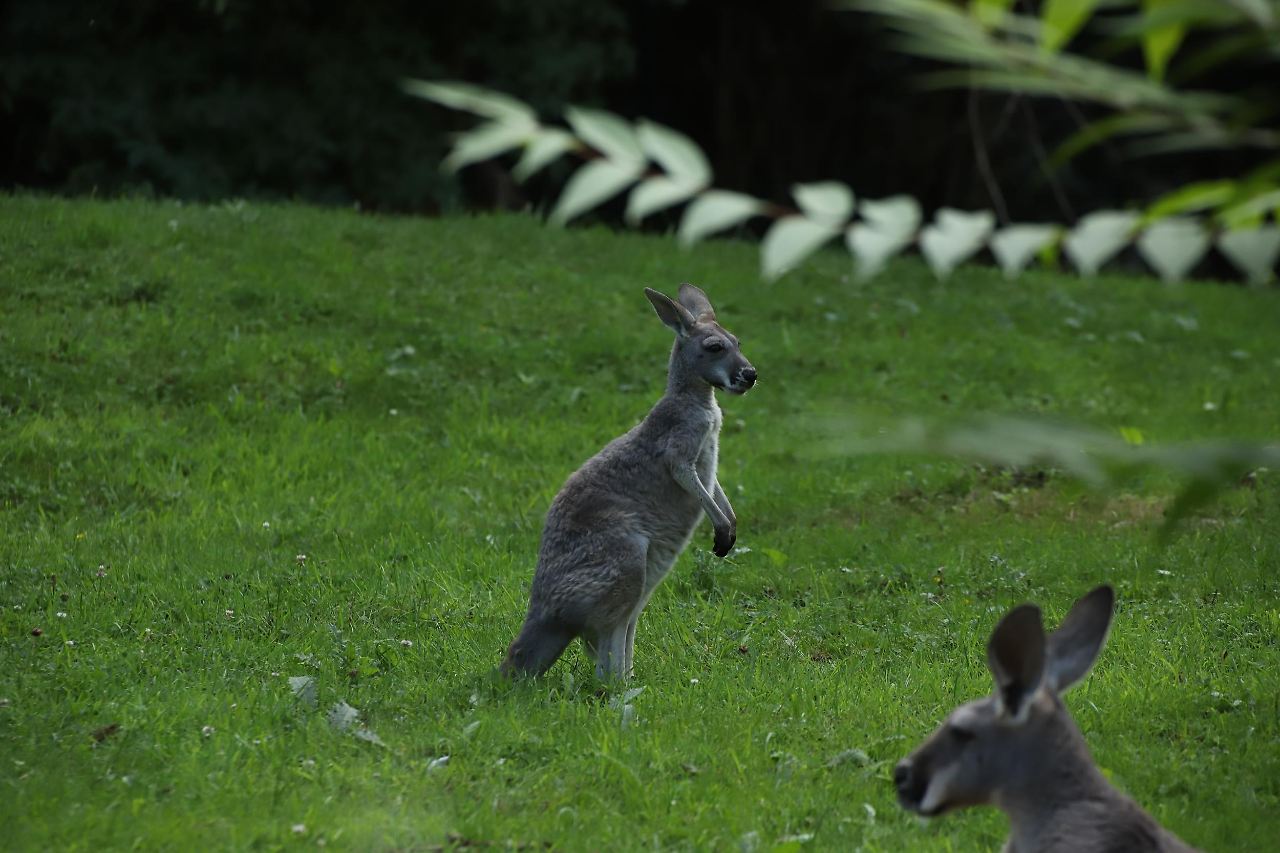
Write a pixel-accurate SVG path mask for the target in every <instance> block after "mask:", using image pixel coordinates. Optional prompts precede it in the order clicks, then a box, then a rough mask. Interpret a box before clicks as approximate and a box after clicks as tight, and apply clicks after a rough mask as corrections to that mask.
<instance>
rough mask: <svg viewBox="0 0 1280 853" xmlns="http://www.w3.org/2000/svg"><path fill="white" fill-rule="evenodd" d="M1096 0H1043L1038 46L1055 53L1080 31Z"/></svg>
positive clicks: (1091, 12)
mask: <svg viewBox="0 0 1280 853" xmlns="http://www.w3.org/2000/svg"><path fill="white" fill-rule="evenodd" d="M1097 5H1098V0H1045V4H1044V12H1043V13H1041V19H1040V20H1041V24H1042V26H1043V29H1042V31H1041V37H1040V46H1041V48H1043V49H1044V50H1045V51H1047V52H1049V53H1057V52H1058V51H1060V50H1062V48H1064V47H1065V46H1066V44H1067V42H1069V41H1071V39H1072V37H1073V36H1074V35H1075V34H1076V33H1078V32H1079V31H1080V28H1081V27H1083V26H1084V25H1085V24H1086V23H1088V22H1089V18H1090V16H1092V15H1093V10H1094V7H1096V6H1097Z"/></svg>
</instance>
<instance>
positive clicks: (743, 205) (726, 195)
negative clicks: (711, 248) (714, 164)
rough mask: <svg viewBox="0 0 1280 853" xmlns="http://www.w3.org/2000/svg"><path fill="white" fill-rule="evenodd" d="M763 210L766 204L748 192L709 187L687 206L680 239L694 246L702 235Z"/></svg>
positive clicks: (730, 225) (737, 223)
mask: <svg viewBox="0 0 1280 853" xmlns="http://www.w3.org/2000/svg"><path fill="white" fill-rule="evenodd" d="M764 210H765V207H764V204H763V203H762V202H760V201H759V200H758V199H755V198H752V197H751V196H749V195H743V194H742V193H735V192H729V191H728V190H709V191H708V192H705V193H703V194H702V195H700V196H698V197H697V198H696V199H694V200H693V203H692V204H690V205H689V206H688V207H687V208H685V211H684V218H683V219H681V220H680V234H679V239H680V243H681V245H684V246H692V245H693V244H694V243H696V242H698V241H699V240H701V239H702V238H703V237H706V236H709V235H711V234H714V233H716V232H717V231H723V230H724V229H726V228H731V227H733V226H734V225H739V224H741V223H743V222H746V221H747V220H748V219H750V218H751V217H753V216H756V215H757V214H760V213H763V212H764Z"/></svg>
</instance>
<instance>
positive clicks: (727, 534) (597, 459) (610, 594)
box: [501, 284, 756, 678]
mask: <svg viewBox="0 0 1280 853" xmlns="http://www.w3.org/2000/svg"><path fill="white" fill-rule="evenodd" d="M645 295H646V296H647V297H648V298H649V301H650V303H651V304H652V305H653V307H654V310H655V311H656V312H657V314H658V317H659V319H661V320H662V321H663V322H664V323H665V324H666V325H667V326H668V327H670V328H671V329H672V331H674V332H675V333H676V341H675V345H674V346H673V347H672V350H671V360H670V364H669V369H668V376H667V390H666V393H665V394H664V395H663V396H662V399H660V400H658V402H657V404H655V405H654V407H653V409H652V410H651V411H650V412H649V414H648V416H647V417H645V419H644V420H643V421H641V422H640V423H639V424H637V425H636V426H635V428H633V429H632V430H630V431H629V432H627V433H626V434H625V435H622V436H619V437H618V438H616V439H614V440H613V441H611V442H609V444H607V445H606V446H605V447H604V449H603V450H601V451H600V452H599V453H597V454H596V455H595V456H593V457H592V458H591V459H588V460H587V462H586V463H585V464H584V465H583V466H582V467H581V468H579V469H578V470H577V471H576V472H574V474H573V475H572V476H570V477H569V479H568V481H567V482H566V483H565V484H564V486H563V488H561V489H560V493H559V494H558V495H556V498H555V500H554V501H553V502H552V504H551V509H550V510H549V511H548V512H547V521H546V526H545V527H544V528H543V532H542V545H541V547H540V548H539V550H538V566H537V569H536V571H535V572H534V576H533V589H532V591H531V593H530V596H529V611H528V614H527V615H526V617H525V621H524V626H523V628H522V629H521V631H520V634H519V636H517V637H516V639H515V640H514V641H513V642H512V644H511V647H510V649H508V651H507V656H506V659H505V660H504V661H503V663H502V667H501V669H502V671H503V672H504V673H505V674H508V675H541V674H542V673H544V672H546V671H547V669H548V668H549V667H550V666H551V665H552V664H553V663H555V661H556V659H557V658H559V657H560V655H561V654H562V653H563V652H564V649H565V647H566V646H568V645H569V643H570V642H572V641H573V639H574V637H581V638H582V643H583V646H584V648H585V649H586V651H587V654H588V655H590V656H591V657H592V658H593V659H594V660H595V662H596V674H597V675H599V676H600V677H601V678H605V677H609V676H621V677H623V678H627V677H630V675H631V671H632V666H633V657H634V650H635V634H636V622H637V620H638V619H639V617H640V611H641V610H642V609H643V608H644V606H645V604H646V603H647V602H648V600H649V596H650V595H652V594H653V591H654V589H655V588H656V587H657V586H658V584H659V583H661V582H662V579H663V578H664V577H665V576H666V574H667V572H668V571H670V569H671V566H672V564H674V563H675V561H676V558H677V557H679V556H680V552H681V551H683V550H684V548H685V546H686V545H688V544H689V539H690V538H691V537H692V535H693V531H694V528H695V527H697V525H698V521H699V520H700V519H701V518H702V515H703V513H706V515H707V516H708V517H709V518H710V519H711V523H712V526H713V528H714V530H715V540H714V542H715V545H714V550H715V553H716V555H717V556H719V557H724V556H725V555H727V554H728V553H729V551H730V550H731V549H732V548H733V544H734V541H735V540H736V539H737V526H738V521H737V517H736V516H735V515H734V512H733V507H732V506H730V504H729V499H728V498H727V497H725V493H724V489H723V488H722V487H721V486H720V481H719V480H718V479H717V478H716V464H717V461H718V455H719V437H720V424H721V420H722V419H721V415H720V407H719V405H717V404H716V400H715V393H714V389H715V388H722V389H724V390H727V391H730V392H731V393H735V394H745V393H746V392H747V390H748V389H750V388H751V386H752V385H754V384H755V380H756V371H755V368H754V367H752V366H751V363H750V362H748V361H747V359H746V358H745V357H744V356H743V355H742V352H741V350H740V349H739V347H738V340H737V338H735V337H734V336H733V335H732V334H731V333H730V332H728V331H726V330H725V329H724V328H723V327H721V326H720V325H719V324H717V323H716V319H715V311H714V309H712V307H711V303H710V302H709V301H708V300H707V295H706V294H705V293H703V292H702V291H701V290H699V289H698V288H696V287H694V286H693V285H691V284H682V285H680V292H679V301H676V300H673V299H670V298H669V297H667V296H664V295H663V294H661V293H658V292H657V291H655V290H650V289H649V288H645Z"/></svg>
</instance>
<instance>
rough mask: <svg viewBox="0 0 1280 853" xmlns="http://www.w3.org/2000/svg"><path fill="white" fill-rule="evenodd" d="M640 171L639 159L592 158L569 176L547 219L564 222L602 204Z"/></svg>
mask: <svg viewBox="0 0 1280 853" xmlns="http://www.w3.org/2000/svg"><path fill="white" fill-rule="evenodd" d="M642 171H644V163H643V161H641V162H634V161H631V162H621V163H618V162H614V161H612V160H592V161H591V162H589V163H587V164H586V165H585V166H583V167H582V168H580V169H578V171H576V172H574V173H573V177H571V178H569V182H568V183H567V184H566V185H565V188H564V191H563V192H562V193H560V199H559V201H557V202H556V206H555V209H554V210H553V211H551V216H550V220H551V222H552V223H553V224H555V225H564V224H565V223H566V222H568V221H569V220H570V219H573V218H574V217H575V216H580V215H581V214H583V213H585V212H587V211H588V210H590V209H591V208H593V207H595V206H596V205H599V204H603V203H604V202H606V201H608V200H609V199H611V198H613V197H614V196H615V195H617V194H618V193H620V192H622V191H623V190H624V189H626V188H627V187H628V186H630V185H631V184H633V183H634V182H635V180H636V179H637V178H639V177H640V173H641V172H642Z"/></svg>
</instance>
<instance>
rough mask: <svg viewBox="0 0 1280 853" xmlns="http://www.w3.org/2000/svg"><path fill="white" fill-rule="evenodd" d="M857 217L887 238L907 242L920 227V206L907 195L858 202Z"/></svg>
mask: <svg viewBox="0 0 1280 853" xmlns="http://www.w3.org/2000/svg"><path fill="white" fill-rule="evenodd" d="M858 215H859V216H861V217H862V220H863V221H864V222H866V223H867V224H868V225H870V226H872V227H873V228H875V230H877V231H879V232H880V233H881V234H883V235H885V236H887V237H893V238H896V239H900V240H902V241H904V242H909V241H910V240H911V238H912V237H914V236H915V233H916V229H917V228H919V227H920V222H921V218H922V217H921V215H920V205H919V204H917V203H916V200H915V199H913V198H912V197H911V196H907V195H895V196H890V197H889V198H882V199H863V200H862V201H860V202H858Z"/></svg>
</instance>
